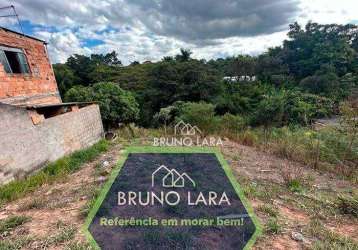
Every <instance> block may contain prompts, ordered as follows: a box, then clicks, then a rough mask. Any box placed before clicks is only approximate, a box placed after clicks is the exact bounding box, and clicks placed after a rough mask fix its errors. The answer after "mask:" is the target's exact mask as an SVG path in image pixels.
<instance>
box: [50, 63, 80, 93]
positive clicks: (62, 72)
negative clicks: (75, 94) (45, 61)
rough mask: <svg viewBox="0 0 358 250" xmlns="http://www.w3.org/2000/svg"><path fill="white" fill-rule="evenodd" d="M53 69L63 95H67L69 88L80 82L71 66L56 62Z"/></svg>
mask: <svg viewBox="0 0 358 250" xmlns="http://www.w3.org/2000/svg"><path fill="white" fill-rule="evenodd" d="M53 70H54V73H55V77H56V82H57V86H58V90H59V91H60V94H61V96H62V97H63V96H64V95H65V93H66V91H67V90H69V89H70V88H71V87H72V86H74V85H75V84H76V83H78V82H80V80H79V79H78V78H77V77H76V76H75V74H74V73H73V71H72V70H71V68H70V67H68V66H67V65H66V64H60V63H57V64H54V65H53Z"/></svg>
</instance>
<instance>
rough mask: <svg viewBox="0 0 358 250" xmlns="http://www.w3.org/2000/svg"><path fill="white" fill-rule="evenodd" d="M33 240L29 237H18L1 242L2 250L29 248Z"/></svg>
mask: <svg viewBox="0 0 358 250" xmlns="http://www.w3.org/2000/svg"><path fill="white" fill-rule="evenodd" d="M31 241H32V239H31V238H30V237H29V236H17V237H16V239H11V240H10V239H6V240H1V241H0V250H20V249H23V248H24V247H26V246H28V245H29V244H30V242H31Z"/></svg>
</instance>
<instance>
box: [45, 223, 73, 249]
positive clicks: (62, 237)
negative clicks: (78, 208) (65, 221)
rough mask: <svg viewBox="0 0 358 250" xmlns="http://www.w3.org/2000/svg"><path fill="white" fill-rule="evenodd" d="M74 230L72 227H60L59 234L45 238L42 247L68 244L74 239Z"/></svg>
mask: <svg viewBox="0 0 358 250" xmlns="http://www.w3.org/2000/svg"><path fill="white" fill-rule="evenodd" d="M76 231H77V230H76V228H74V227H72V226H68V227H61V228H59V232H58V233H57V234H55V235H52V236H50V237H48V238H46V239H45V240H44V242H43V247H44V248H46V247H48V246H51V245H58V244H61V243H64V242H68V241H70V240H72V239H73V238H74V237H75V233H76Z"/></svg>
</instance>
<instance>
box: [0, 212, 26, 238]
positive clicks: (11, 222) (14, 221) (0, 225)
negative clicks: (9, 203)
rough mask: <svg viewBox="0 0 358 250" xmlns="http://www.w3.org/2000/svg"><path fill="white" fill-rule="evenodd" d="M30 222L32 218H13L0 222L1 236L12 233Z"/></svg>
mask: <svg viewBox="0 0 358 250" xmlns="http://www.w3.org/2000/svg"><path fill="white" fill-rule="evenodd" d="M30 220H31V218H30V217H27V216H11V217H9V218H7V219H5V220H0V234H3V233H6V232H8V231H11V230H12V229H14V228H16V227H18V226H21V225H22V224H24V223H26V222H28V221H30Z"/></svg>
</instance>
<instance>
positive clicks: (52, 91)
mask: <svg viewBox="0 0 358 250" xmlns="http://www.w3.org/2000/svg"><path fill="white" fill-rule="evenodd" d="M102 136H103V126H102V122H101V116H100V112H99V107H98V105H96V104H94V103H62V101H61V97H60V95H59V91H58V88H57V84H56V80H55V76H54V72H53V70H52V65H51V63H50V60H49V57H48V53H47V48H46V42H44V41H42V40H40V39H37V38H34V37H31V36H27V35H24V34H21V33H18V32H15V31H11V30H8V29H5V28H1V27H0V184H1V183H6V182H9V181H11V180H14V179H16V178H21V177H23V176H26V175H28V174H30V173H32V172H33V171H35V170H37V169H39V168H41V167H42V166H44V165H45V164H46V163H47V162H49V161H54V160H56V159H58V158H60V157H62V156H64V155H66V154H69V153H71V152H73V151H75V150H78V149H81V148H85V147H88V146H90V145H92V144H94V143H95V142H97V141H98V140H99V139H100V138H101V137H102Z"/></svg>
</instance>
